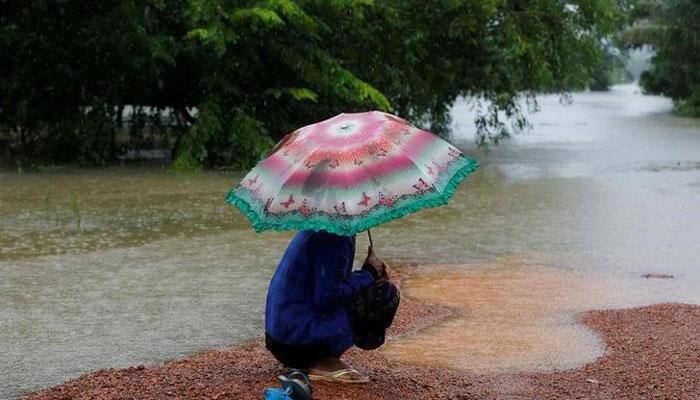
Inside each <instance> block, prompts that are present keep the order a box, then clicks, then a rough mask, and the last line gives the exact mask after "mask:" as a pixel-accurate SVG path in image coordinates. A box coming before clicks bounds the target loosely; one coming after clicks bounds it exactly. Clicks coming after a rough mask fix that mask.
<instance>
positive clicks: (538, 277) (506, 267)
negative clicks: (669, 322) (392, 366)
mask: <svg viewBox="0 0 700 400" xmlns="http://www.w3.org/2000/svg"><path fill="white" fill-rule="evenodd" d="M548 261H549V264H546V263H547V262H548ZM555 262H556V261H555V260H553V257H551V256H547V255H543V254H511V255H508V256H504V257H500V258H497V259H495V260H493V261H492V262H490V263H480V264H474V265H430V266H421V267H418V268H417V269H416V270H415V271H414V272H413V275H412V277H411V278H409V279H407V280H406V281H405V282H404V285H403V292H404V294H405V295H407V296H410V297H411V298H415V299H417V300H420V301H423V302H427V303H432V304H439V305H442V306H446V307H450V308H452V309H453V310H454V311H455V316H453V317H451V318H449V319H448V320H447V321H445V322H442V323H440V324H438V325H436V326H433V327H429V328H427V329H425V330H423V331H421V332H419V333H418V334H415V335H410V336H408V337H401V338H400V339H398V340H392V341H390V342H389V343H388V345H386V346H385V347H384V352H385V354H387V355H388V356H389V357H390V358H394V359H397V360H400V361H402V362H405V363H409V364H418V365H428V366H441V367H448V368H460V369H466V370H469V371H474V372H480V373H488V372H519V371H551V370H562V369H567V368H573V367H576V366H578V365H581V364H583V363H586V362H590V361H593V360H594V359H595V358H597V357H599V356H600V355H602V354H603V353H604V351H605V347H604V343H602V342H601V341H600V339H599V338H598V336H597V335H596V334H595V333H594V332H593V331H591V330H590V329H588V328H587V327H586V326H584V325H583V324H581V323H580V322H579V321H578V320H577V314H578V312H580V311H583V310H588V309H592V308H604V307H611V306H613V307H614V306H616V305H621V304H624V305H626V306H629V305H630V304H637V303H642V302H644V298H643V297H644V296H642V297H641V298H640V297H639V296H638V297H637V298H634V296H633V295H632V292H630V291H629V290H627V289H628V288H626V287H625V285H624V284H623V283H622V282H614V281H610V280H603V279H600V278H596V277H594V276H590V275H586V274H581V273H578V272H577V271H572V270H568V269H567V268H566V267H565V266H564V265H560V268H553V264H554V263H555Z"/></svg>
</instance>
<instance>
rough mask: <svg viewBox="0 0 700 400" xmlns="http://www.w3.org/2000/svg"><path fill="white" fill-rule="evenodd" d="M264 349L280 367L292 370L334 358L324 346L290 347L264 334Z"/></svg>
mask: <svg viewBox="0 0 700 400" xmlns="http://www.w3.org/2000/svg"><path fill="white" fill-rule="evenodd" d="M265 347H267V349H268V350H270V353H272V355H273V356H274V357H275V358H276V359H277V361H279V362H280V363H282V365H284V366H285V367H288V368H294V369H306V368H311V367H313V366H314V365H316V364H318V363H319V362H322V361H324V360H327V359H332V358H334V357H335V354H332V353H331V351H330V350H329V349H328V346H327V345H325V344H322V343H319V344H310V345H304V346H291V345H288V344H285V343H282V342H279V341H277V340H275V339H274V338H273V337H271V336H270V335H268V334H265Z"/></svg>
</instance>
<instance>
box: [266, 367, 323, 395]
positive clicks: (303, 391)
mask: <svg viewBox="0 0 700 400" xmlns="http://www.w3.org/2000/svg"><path fill="white" fill-rule="evenodd" d="M296 376H299V377H301V378H302V379H297V378H295V377H296ZM277 380H278V381H279V382H280V383H281V384H282V387H281V388H267V389H265V391H264V393H263V398H264V399H265V400H311V393H312V392H313V390H312V389H311V383H310V382H309V378H308V377H307V376H306V374H304V373H303V372H300V371H294V372H292V373H290V374H289V375H287V376H284V375H280V376H278V377H277Z"/></svg>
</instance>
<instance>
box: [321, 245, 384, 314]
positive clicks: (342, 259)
mask: <svg viewBox="0 0 700 400" xmlns="http://www.w3.org/2000/svg"><path fill="white" fill-rule="evenodd" d="M314 247H315V248H316V249H317V250H316V254H315V259H314V263H315V265H314V279H315V283H314V304H315V305H316V307H318V309H320V310H324V311H325V310H332V309H335V308H339V307H342V306H344V305H345V304H346V303H347V302H348V301H350V299H351V298H352V297H353V296H354V295H355V293H357V291H358V290H359V288H360V287H362V286H366V285H369V284H371V283H372V282H374V277H373V276H372V275H371V274H370V273H369V272H367V271H364V270H363V271H355V272H354V273H350V271H352V262H353V259H352V254H353V249H352V242H351V241H349V240H347V239H346V238H344V237H341V236H334V235H333V236H331V235H328V236H324V237H323V239H322V240H319V241H318V242H317V243H315V244H314Z"/></svg>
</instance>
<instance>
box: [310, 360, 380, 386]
mask: <svg viewBox="0 0 700 400" xmlns="http://www.w3.org/2000/svg"><path fill="white" fill-rule="evenodd" d="M306 372H307V373H308V375H309V379H311V380H324V381H331V382H343V383H366V382H369V377H367V375H364V374H361V373H359V372H357V371H356V370H355V369H353V368H352V367H350V366H349V365H347V364H346V363H344V362H343V361H342V360H341V359H340V358H335V357H331V358H325V359H323V360H321V361H319V362H317V363H316V364H315V365H314V366H313V367H311V368H309V369H308V370H307V371H306Z"/></svg>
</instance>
